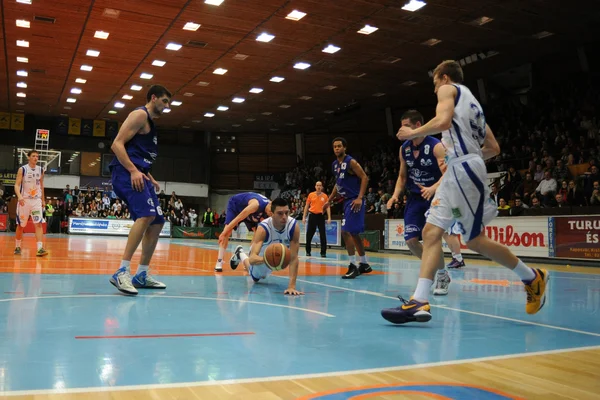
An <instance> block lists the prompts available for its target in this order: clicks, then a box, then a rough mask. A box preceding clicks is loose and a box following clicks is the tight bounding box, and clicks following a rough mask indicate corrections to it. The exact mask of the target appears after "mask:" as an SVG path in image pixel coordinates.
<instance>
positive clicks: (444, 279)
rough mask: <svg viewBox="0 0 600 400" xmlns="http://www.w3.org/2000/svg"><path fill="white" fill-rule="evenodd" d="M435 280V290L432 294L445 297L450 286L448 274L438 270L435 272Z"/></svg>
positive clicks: (450, 280)
mask: <svg viewBox="0 0 600 400" xmlns="http://www.w3.org/2000/svg"><path fill="white" fill-rule="evenodd" d="M436 275H437V279H436V283H435V289H433V294H434V295H436V296H445V295H447V294H448V287H449V286H450V282H452V279H450V274H449V273H448V271H446V270H445V269H443V270H439V271H438V272H437V274H436Z"/></svg>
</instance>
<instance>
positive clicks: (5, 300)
mask: <svg viewBox="0 0 600 400" xmlns="http://www.w3.org/2000/svg"><path fill="white" fill-rule="evenodd" d="M118 296H120V295H119V294H118V293H115V294H80V295H64V296H34V297H14V298H6V299H0V303H4V302H8V301H22V300H46V299H68V298H78V299H81V298H97V297H113V298H114V297H118ZM122 297H125V296H124V295H122ZM138 297H148V298H157V299H188V300H212V301H229V302H233V303H248V304H258V305H263V306H271V307H279V308H289V309H291V310H298V311H304V312H308V313H312V314H318V315H322V316H324V317H329V318H335V315H333V314H328V313H325V312H322V311H316V310H311V309H308V308H301V307H294V306H288V305H285V304H275V303H266V302H262V301H253V300H240V299H224V298H217V297H200V296H169V295H143V294H141V295H137V296H135V297H133V296H132V297H130V298H132V299H133V298H138ZM0 393H1V392H0Z"/></svg>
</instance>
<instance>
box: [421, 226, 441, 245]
mask: <svg viewBox="0 0 600 400" xmlns="http://www.w3.org/2000/svg"><path fill="white" fill-rule="evenodd" d="M442 236H444V230H443V229H442V228H440V227H439V226H435V225H432V224H426V225H425V228H424V229H423V242H425V241H437V240H442Z"/></svg>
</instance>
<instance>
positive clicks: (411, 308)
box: [381, 296, 431, 324]
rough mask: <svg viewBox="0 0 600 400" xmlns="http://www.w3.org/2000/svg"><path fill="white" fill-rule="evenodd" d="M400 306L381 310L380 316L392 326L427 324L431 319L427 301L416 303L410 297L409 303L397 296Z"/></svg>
mask: <svg viewBox="0 0 600 400" xmlns="http://www.w3.org/2000/svg"><path fill="white" fill-rule="evenodd" d="M398 298H399V299H400V301H401V302H402V303H404V304H402V305H401V306H400V307H396V308H385V309H383V310H381V316H382V317H383V318H384V319H386V320H388V321H390V322H391V323H393V324H405V323H407V322H427V321H429V320H430V319H431V308H430V307H429V302H428V301H424V302H421V301H417V300H415V299H413V298H412V297H411V299H410V301H406V300H404V299H403V298H402V297H400V296H398Z"/></svg>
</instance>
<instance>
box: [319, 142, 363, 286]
mask: <svg viewBox="0 0 600 400" xmlns="http://www.w3.org/2000/svg"><path fill="white" fill-rule="evenodd" d="M332 144H333V153H334V154H335V157H336V160H335V161H334V162H333V164H332V168H333V174H334V176H335V177H336V181H335V187H334V188H333V191H332V192H331V195H330V196H329V201H333V200H334V199H335V198H336V197H337V196H340V197H342V198H343V199H344V218H343V219H342V236H343V237H344V243H345V245H346V250H347V251H348V255H349V256H350V265H348V272H346V274H345V275H344V276H342V279H354V278H356V277H357V276H359V275H360V274H366V273H369V272H371V271H373V270H372V269H371V266H370V265H369V263H368V262H367V256H366V254H365V247H364V246H363V243H362V240H361V238H360V236H359V233H362V232H364V230H365V208H366V205H365V199H364V195H365V192H366V190H367V184H368V183H369V177H368V176H367V174H365V171H364V170H363V169H362V167H361V166H360V164H359V163H358V162H357V161H356V160H355V159H354V158H352V157H351V156H349V155H348V154H346V147H347V145H346V139H344V138H341V137H337V138H335V139H333V141H332ZM328 207H329V203H325V206H324V207H323V210H324V211H325V210H327V208H328ZM355 250H356V252H357V253H358V256H359V260H358V264H359V265H358V267H357V266H356V256H355Z"/></svg>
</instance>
